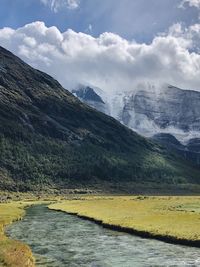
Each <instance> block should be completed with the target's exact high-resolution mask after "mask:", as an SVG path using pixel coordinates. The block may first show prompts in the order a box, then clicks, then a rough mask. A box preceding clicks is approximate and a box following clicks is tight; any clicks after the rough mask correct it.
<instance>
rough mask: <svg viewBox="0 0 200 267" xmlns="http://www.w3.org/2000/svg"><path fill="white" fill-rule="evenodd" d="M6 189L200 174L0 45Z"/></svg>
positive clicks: (0, 179) (190, 178)
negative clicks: (93, 107)
mask: <svg viewBox="0 0 200 267" xmlns="http://www.w3.org/2000/svg"><path fill="white" fill-rule="evenodd" d="M0 151H1V153H0V188H1V189H12V190H29V189H34V188H39V187H41V186H47V187H61V188H66V187H75V186H97V187H98V185H100V184H104V185H106V184H108V183H109V184H119V183H120V184H121V183H122V184H123V183H127V182H134V183H145V182H146V183H147V182H148V183H157V184H165V183H168V184H181V183H194V184H199V183H200V172H199V170H197V169H194V168H193V167H191V166H187V165H186V163H185V162H183V161H182V160H181V159H179V157H177V156H176V155H173V154H169V153H168V152H167V151H165V150H164V149H163V148H162V147H159V146H157V145H155V144H154V143H152V142H151V141H148V140H147V139H145V138H143V137H140V136H139V135H137V134H136V133H134V132H132V131H131V130H129V129H128V128H126V127H124V126H123V125H121V124H120V123H119V122H117V121H116V120H114V119H113V118H111V117H108V116H106V115H104V114H102V113H99V112H97V111H95V110H93V109H92V108H90V107H88V106H86V105H85V104H83V103H81V102H80V101H79V100H78V99H77V98H75V97H74V96H73V95H72V94H71V93H69V92H68V91H67V90H65V89H63V88H62V86H61V85H60V84H59V83H58V82H57V81H56V80H54V79H53V78H52V77H50V76H49V75H47V74H45V73H43V72H40V71H38V70H35V69H33V68H31V67H30V66H29V65H27V64H25V63H24V62H23V61H22V60H20V59H19V58H17V57H16V56H14V55H13V54H12V53H10V52H9V51H7V50H5V49H4V48H2V47H0Z"/></svg>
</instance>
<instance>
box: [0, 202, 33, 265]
mask: <svg viewBox="0 0 200 267" xmlns="http://www.w3.org/2000/svg"><path fill="white" fill-rule="evenodd" d="M26 207H27V203H25V202H24V203H22V202H11V203H1V204H0V266H9V267H22V266H23V267H34V266H35V264H34V258H33V255H32V252H31V249H30V248H29V247H28V246H27V245H25V244H23V243H21V242H18V241H15V240H11V239H9V238H8V237H6V235H5V234H4V227H5V226H6V225H8V224H11V223H12V222H14V221H17V220H20V219H22V217H23V216H24V215H25V208H26Z"/></svg>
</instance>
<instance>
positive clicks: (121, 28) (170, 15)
mask: <svg viewBox="0 0 200 267" xmlns="http://www.w3.org/2000/svg"><path fill="white" fill-rule="evenodd" d="M47 1H49V2H50V1H51V0H47ZM59 1H64V0H58V2H59ZM66 1H67V0H66ZM0 4H1V8H0V28H3V27H11V28H14V29H16V28H19V27H22V26H24V25H25V24H27V23H30V22H33V21H38V20H39V21H44V22H45V24H46V25H47V26H53V25H54V26H56V27H57V28H58V29H59V30H60V31H61V32H63V31H66V30H67V29H68V28H70V29H73V30H74V31H77V32H79V31H80V32H87V33H90V34H91V35H93V36H98V35H99V34H101V33H103V32H113V33H117V34H119V35H120V36H122V37H124V38H126V39H129V40H132V39H135V40H136V41H138V42H143V41H144V42H150V41H151V40H152V39H153V37H154V36H155V35H156V34H157V33H159V32H163V31H166V30H167V29H168V28H169V27H170V26H171V25H172V24H174V23H177V22H181V23H183V24H184V25H185V26H188V25H191V24H194V23H197V22H198V21H199V12H198V10H197V9H196V8H194V7H189V6H187V7H186V8H179V5H180V0H80V2H79V6H78V8H74V9H70V8H67V6H64V5H63V6H62V7H61V8H60V9H58V11H57V12H54V11H53V10H52V9H51V8H50V7H49V6H48V5H45V4H44V3H42V0H0Z"/></svg>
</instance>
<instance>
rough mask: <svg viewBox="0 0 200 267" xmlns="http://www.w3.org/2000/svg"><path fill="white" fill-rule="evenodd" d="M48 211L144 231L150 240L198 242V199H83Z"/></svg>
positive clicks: (63, 202) (199, 202)
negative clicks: (67, 213)
mask: <svg viewBox="0 0 200 267" xmlns="http://www.w3.org/2000/svg"><path fill="white" fill-rule="evenodd" d="M49 208H50V209H55V210H62V211H65V212H69V213H77V214H78V215H80V216H86V217H88V218H93V219H95V220H100V221H102V222H103V224H109V225H115V226H120V227H122V228H126V229H134V230H136V231H138V233H139V232H147V233H150V235H151V236H152V237H156V236H163V237H169V238H172V239H175V240H192V241H200V197H131V196H130V197H87V198H85V199H84V198H83V199H79V200H68V201H67V200H66V201H62V202H61V203H57V204H52V205H50V206H49Z"/></svg>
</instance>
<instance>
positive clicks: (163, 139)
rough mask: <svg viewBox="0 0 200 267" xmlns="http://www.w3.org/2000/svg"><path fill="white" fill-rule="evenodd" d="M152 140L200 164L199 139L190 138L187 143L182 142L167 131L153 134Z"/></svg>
mask: <svg viewBox="0 0 200 267" xmlns="http://www.w3.org/2000/svg"><path fill="white" fill-rule="evenodd" d="M151 139H152V140H153V141H155V142H157V143H159V144H162V145H163V146H165V147H166V148H167V149H168V150H169V151H174V152H176V153H178V154H179V155H181V156H182V157H183V158H184V159H186V160H188V161H191V162H193V163H194V164H196V165H200V139H198V138H196V139H191V140H189V142H188V143H186V144H182V143H181V142H179V141H178V140H177V139H176V138H175V137H174V136H173V135H171V134H168V133H159V134H155V135H154V136H153V137H152V138H151Z"/></svg>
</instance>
